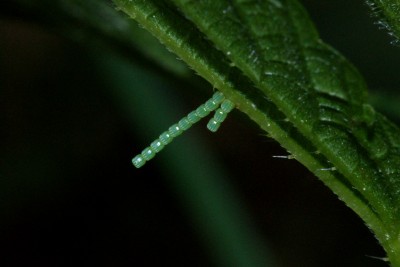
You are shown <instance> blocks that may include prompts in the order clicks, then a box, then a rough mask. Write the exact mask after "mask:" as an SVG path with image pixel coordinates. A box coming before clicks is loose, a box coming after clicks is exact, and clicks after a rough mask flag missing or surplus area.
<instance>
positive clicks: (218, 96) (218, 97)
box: [211, 92, 225, 104]
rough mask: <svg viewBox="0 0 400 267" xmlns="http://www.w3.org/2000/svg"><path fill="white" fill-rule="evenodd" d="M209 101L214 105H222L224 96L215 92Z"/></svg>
mask: <svg viewBox="0 0 400 267" xmlns="http://www.w3.org/2000/svg"><path fill="white" fill-rule="evenodd" d="M211 99H212V100H214V101H215V102H216V103H218V104H220V103H222V101H224V99H225V96H224V94H223V93H221V92H216V93H215V94H214V95H213V96H212V98H211Z"/></svg>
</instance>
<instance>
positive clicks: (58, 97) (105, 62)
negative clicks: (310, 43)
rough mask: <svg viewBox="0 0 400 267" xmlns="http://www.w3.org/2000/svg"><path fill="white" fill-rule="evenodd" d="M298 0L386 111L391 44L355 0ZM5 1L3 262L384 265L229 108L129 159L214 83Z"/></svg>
mask: <svg viewBox="0 0 400 267" xmlns="http://www.w3.org/2000/svg"><path fill="white" fill-rule="evenodd" d="M303 3H304V4H305V5H306V7H307V9H308V10H309V12H310V15H311V17H312V19H313V20H314V21H315V23H316V25H317V28H318V29H319V31H320V34H321V37H322V39H323V40H325V41H326V42H328V43H329V44H331V45H332V46H333V47H335V48H337V49H338V50H339V51H341V52H342V53H343V54H344V55H345V56H346V57H347V58H349V59H350V61H352V62H353V63H354V64H355V65H356V66H357V68H358V69H359V70H360V71H361V73H362V74H363V75H364V77H365V78H366V80H367V83H368V85H369V86H370V89H371V102H372V103H374V104H375V105H376V106H377V107H378V109H379V108H380V109H381V110H382V111H383V112H387V115H388V116H390V117H391V118H393V119H396V116H397V115H396V110H393V109H391V108H390V107H389V105H387V103H388V102H385V100H382V99H387V97H388V96H389V98H390V99H392V100H396V99H398V93H397V92H396V90H397V87H398V85H399V82H400V77H399V75H398V73H397V70H398V68H396V66H398V63H399V62H400V53H399V51H400V48H399V47H398V46H396V45H393V44H390V42H391V41H392V37H389V36H388V35H387V32H385V31H383V30H378V29H377V28H378V27H377V26H376V25H374V22H375V19H374V18H373V17H372V16H371V12H370V10H369V9H368V7H367V6H366V5H365V3H364V2H363V1H345V0H341V1H337V0H335V1H333V0H330V1H327V0H326V1H317V0H315V1H312V0H307V1H306V0H305V1H303ZM8 7H12V4H10V5H9V6H8ZM0 13H1V16H0V248H1V249H0V265H1V266H81V265H85V266H94V265H108V266H166V265H173V266H223V265H226V266H267V265H266V263H263V262H269V264H270V265H268V266H278V267H286V266H287V267H292V266H307V267H317V266H332V267H333V266H386V264H385V263H384V262H383V261H381V260H378V259H374V258H371V257H368V255H369V256H376V257H383V256H384V252H383V251H382V249H381V248H380V246H379V245H378V243H377V241H376V240H375V239H374V237H373V234H371V233H370V231H369V230H368V229H367V227H366V226H364V224H363V222H362V221H361V220H360V219H359V218H358V217H357V216H356V215H355V214H354V213H353V212H352V211H351V210H350V209H349V208H347V207H346V206H345V204H344V203H342V202H341V201H339V200H338V199H337V197H336V196H335V195H334V194H333V193H332V192H331V191H330V190H329V189H328V188H326V187H325V186H324V185H323V184H322V183H321V182H320V181H319V180H318V179H317V178H316V177H315V176H314V175H313V174H311V173H310V172H309V171H308V170H306V169H305V168H304V167H303V166H301V165H300V164H299V163H298V162H296V161H292V160H285V159H276V158H273V157H272V156H273V155H286V152H285V151H284V150H283V149H281V148H280V146H279V144H277V143H276V142H275V141H273V140H271V139H269V138H268V137H266V136H265V134H264V133H263V132H262V131H261V130H260V129H259V128H258V127H257V126H256V125H255V124H254V123H252V122H251V121H249V120H248V119H247V118H246V117H245V115H243V114H240V113H239V112H238V111H234V112H233V113H232V115H230V116H229V117H228V119H227V121H226V122H225V123H224V124H223V125H222V127H221V129H220V130H219V131H218V132H217V133H216V134H211V133H210V132H208V131H207V130H206V128H205V124H206V121H205V122H202V123H199V125H197V126H194V127H193V129H190V131H189V132H187V133H185V134H184V135H182V136H181V137H179V139H177V140H176V141H174V142H173V143H172V144H171V145H169V146H168V148H166V149H165V151H163V152H162V153H160V155H157V157H156V158H155V159H153V160H152V161H151V162H149V163H147V164H146V165H145V166H144V167H143V168H142V169H139V170H137V169H135V168H134V167H133V166H132V165H131V163H130V160H131V158H132V157H133V156H134V155H135V154H137V153H139V152H140V151H141V150H142V149H143V148H144V147H146V146H147V145H148V144H149V143H150V142H151V141H152V140H153V139H154V138H155V137H157V136H158V135H159V134H160V133H161V132H162V131H163V130H165V129H167V127H169V126H170V125H172V124H173V123H175V122H177V121H178V120H179V119H180V118H181V117H183V116H184V115H185V114H187V113H188V112H190V111H191V110H192V109H194V108H196V107H197V106H198V105H199V104H201V103H200V102H199V100H201V101H205V100H206V99H207V98H208V97H209V96H211V87H209V88H208V90H206V91H196V92H193V90H191V88H188V87H187V86H185V83H181V82H177V81H176V80H174V79H170V78H168V75H165V73H164V75H159V73H158V72H157V71H154V70H149V69H148V68H144V66H147V62H143V61H146V59H144V58H143V57H141V56H140V55H138V56H137V57H133V58H129V59H126V58H124V57H123V56H121V55H120V54H115V53H114V51H113V49H110V48H109V47H106V46H103V45H100V44H98V45H97V44H96V43H93V44H89V45H88V44H85V43H84V42H82V41H80V39H79V38H71V36H68V35H67V36H66V35H65V34H63V32H60V31H58V30H57V27H50V26H49V25H48V24H46V23H44V22H43V21H40V20H38V19H35V18H32V16H27V15H26V14H25V13H24V12H21V11H20V10H16V9H14V8H8V9H3V11H0ZM27 13H28V14H29V12H28V11H27ZM208 181H210V182H208ZM202 182H204V183H205V184H201V183H202ZM216 203H217V204H216ZM218 203H220V204H218ZM221 203H225V204H223V205H222V206H218V205H221ZM214 208H215V209H214ZM220 208H221V209H220ZM225 212H226V214H228V215H226V216H225ZM232 216H233V217H232ZM235 218H236V219H235ZM237 218H239V219H237ZM214 220H215V221H216V222H217V224H218V223H219V222H222V225H221V226H220V227H221V228H218V227H216V228H214V226H212V225H213V222H214ZM230 225H233V226H232V231H231V232H229V229H230ZM234 225H239V228H235V226H234ZM225 228H226V229H228V230H227V235H230V236H229V237H220V236H219V233H220V232H221V229H223V230H224V229H225ZM210 229H211V230H210ZM218 229H220V230H218ZM235 229H250V230H249V231H250V234H248V237H250V238H246V237H243V239H240V238H239V239H235V238H232V236H231V235H236V234H238V235H239V233H237V232H235ZM213 231H216V232H213ZM246 231H247V230H244V232H246ZM222 232H224V231H222ZM224 233H225V232H224ZM224 238H226V239H224ZM229 238H232V241H229V240H230V239H229ZM223 240H228V241H226V242H227V243H224V241H223ZM219 241H221V244H222V245H221V244H219ZM235 242H236V243H238V246H237V247H239V248H240V247H241V248H244V250H238V251H236V250H235V248H236V247H235V245H232V247H230V246H227V245H226V244H228V243H232V244H233V243H235ZM247 242H248V243H251V244H261V245H260V246H259V247H258V248H259V250H260V251H254V249H253V248H254V247H252V245H251V244H247ZM224 244H225V245H224ZM224 249H226V251H225V253H226V258H230V260H231V262H230V260H229V259H224V257H222V259H221V253H222V254H223V253H224ZM247 250H248V251H247ZM221 251H222V252H221ZM249 251H250V252H249ZM252 254H254V255H255V256H254V257H255V258H259V259H260V260H259V261H255V262H256V263H250V262H249V263H248V264H246V263H244V264H243V263H242V262H240V261H239V260H238V261H236V259H237V258H238V259H242V258H246V257H251V256H246V255H252ZM241 255H242V256H243V257H242V256H241ZM232 262H233V263H232ZM257 262H258V263H257ZM235 263H237V264H235Z"/></svg>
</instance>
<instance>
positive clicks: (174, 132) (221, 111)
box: [132, 92, 235, 168]
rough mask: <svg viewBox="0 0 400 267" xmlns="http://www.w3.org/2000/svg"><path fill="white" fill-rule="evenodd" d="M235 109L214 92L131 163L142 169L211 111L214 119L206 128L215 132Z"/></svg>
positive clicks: (228, 101)
mask: <svg viewBox="0 0 400 267" xmlns="http://www.w3.org/2000/svg"><path fill="white" fill-rule="evenodd" d="M234 107H235V105H234V104H233V103H232V102H231V101H230V100H227V99H225V97H224V95H223V94H222V93H221V92H216V93H215V94H214V95H213V96H212V98H210V99H209V100H208V101H207V102H206V103H204V104H202V105H201V106H199V107H198V108H197V109H196V110H194V111H192V112H190V113H189V114H188V115H187V116H186V117H184V118H183V119H181V120H180V121H179V122H178V123H176V124H174V125H172V126H171V127H169V128H168V130H167V131H165V132H163V133H162V134H161V135H160V136H159V137H158V139H156V140H154V141H153V142H152V143H151V144H150V146H149V147H146V148H145V149H144V150H143V151H142V153H140V154H138V155H137V156H136V157H134V158H133V159H132V163H133V165H134V166H135V167H136V168H140V167H142V166H143V165H144V164H145V163H146V162H147V161H149V160H151V159H152V158H154V156H155V155H156V154H157V153H158V152H160V151H161V150H162V149H163V148H164V146H166V145H168V144H169V143H171V142H172V140H173V139H174V138H175V137H177V136H179V135H181V134H182V133H183V132H184V131H186V130H187V129H189V128H190V127H191V126H192V125H193V124H195V123H196V122H198V121H200V120H201V119H202V118H204V117H206V116H207V115H208V114H210V113H211V112H212V111H214V110H216V109H217V110H216V111H215V115H214V117H213V118H212V119H211V120H210V121H209V123H208V124H207V128H208V129H209V130H210V131H211V132H216V131H217V130H218V128H219V127H220V125H221V123H222V122H223V121H224V120H225V118H226V116H227V115H228V113H229V112H230V111H231V110H232V109H233V108H234Z"/></svg>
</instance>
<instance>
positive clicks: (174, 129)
mask: <svg viewBox="0 0 400 267" xmlns="http://www.w3.org/2000/svg"><path fill="white" fill-rule="evenodd" d="M168 133H169V134H170V135H171V136H172V138H175V137H177V136H178V135H181V134H182V133H183V131H182V129H181V128H180V127H179V125H178V124H174V125H172V126H171V127H169V129H168Z"/></svg>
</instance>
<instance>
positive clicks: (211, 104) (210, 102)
mask: <svg viewBox="0 0 400 267" xmlns="http://www.w3.org/2000/svg"><path fill="white" fill-rule="evenodd" d="M219 104H220V103H218V102H216V101H214V100H213V99H210V100H208V101H207V102H206V103H205V104H204V107H205V108H206V110H208V111H210V112H211V111H213V110H215V109H216V108H217V107H218V105H219Z"/></svg>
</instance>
